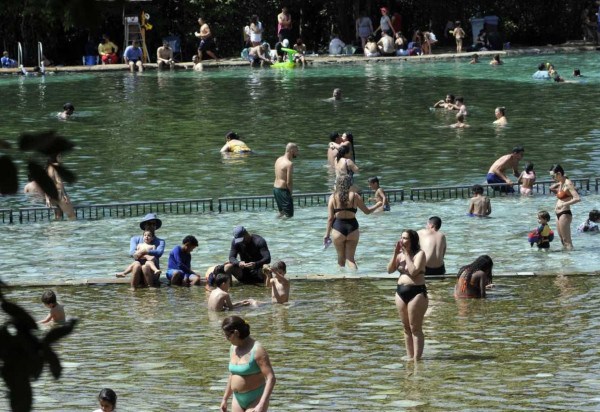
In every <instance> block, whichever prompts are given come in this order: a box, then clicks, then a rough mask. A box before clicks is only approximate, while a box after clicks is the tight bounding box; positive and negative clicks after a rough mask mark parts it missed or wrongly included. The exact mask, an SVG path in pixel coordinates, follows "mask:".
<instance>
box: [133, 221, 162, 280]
mask: <svg viewBox="0 0 600 412" xmlns="http://www.w3.org/2000/svg"><path fill="white" fill-rule="evenodd" d="M161 226H162V221H161V220H160V219H159V218H158V217H157V216H156V214H155V213H148V214H147V215H146V216H144V219H142V221H141V222H140V229H142V231H146V230H149V231H151V232H153V233H154V231H156V230H158V229H160V228H161ZM141 243H144V236H143V235H140V236H133V237H132V238H131V241H130V242H129V255H130V256H131V257H133V259H135V260H137V259H139V258H140V256H138V253H143V254H147V255H151V256H154V257H155V259H154V264H155V265H156V267H157V268H160V266H159V262H158V260H159V258H160V257H161V256H162V254H163V253H164V251H165V241H164V240H162V239H159V238H158V237H156V236H154V240H153V241H152V243H151V244H152V245H153V246H154V249H153V250H147V251H144V252H138V251H137V249H138V247H137V246H138V245H139V244H141ZM131 273H132V276H131V287H132V288H134V289H135V288H139V287H142V286H154V287H155V286H158V285H159V282H158V279H159V277H160V273H159V274H155V273H154V271H153V270H152V268H151V267H150V266H149V265H147V264H145V263H144V264H142V263H141V262H134V267H133V271H132V272H131Z"/></svg>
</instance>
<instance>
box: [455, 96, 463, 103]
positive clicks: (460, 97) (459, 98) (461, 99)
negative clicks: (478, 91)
mask: <svg viewBox="0 0 600 412" xmlns="http://www.w3.org/2000/svg"><path fill="white" fill-rule="evenodd" d="M454 101H455V102H461V103H464V102H465V98H464V97H462V96H458V97H457V98H456V99H454Z"/></svg>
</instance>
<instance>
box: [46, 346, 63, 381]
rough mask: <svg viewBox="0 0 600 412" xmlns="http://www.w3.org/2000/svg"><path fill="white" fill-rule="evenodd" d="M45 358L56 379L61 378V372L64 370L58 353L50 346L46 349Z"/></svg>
mask: <svg viewBox="0 0 600 412" xmlns="http://www.w3.org/2000/svg"><path fill="white" fill-rule="evenodd" d="M44 360H45V361H46V362H48V366H49V367H50V372H51V373H52V376H54V379H58V378H60V374H61V372H62V366H61V364H60V360H59V359H58V356H56V353H54V351H53V350H52V349H50V348H48V349H47V350H45V351H44Z"/></svg>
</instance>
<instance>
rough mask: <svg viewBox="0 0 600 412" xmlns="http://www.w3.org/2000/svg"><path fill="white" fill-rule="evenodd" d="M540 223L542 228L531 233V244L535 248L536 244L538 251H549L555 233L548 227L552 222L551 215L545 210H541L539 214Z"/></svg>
mask: <svg viewBox="0 0 600 412" xmlns="http://www.w3.org/2000/svg"><path fill="white" fill-rule="evenodd" d="M537 217H538V223H539V224H540V226H539V227H538V228H537V229H534V230H532V231H531V232H530V233H529V236H528V237H529V243H531V246H532V247H533V244H534V243H535V244H536V245H537V247H538V249H549V248H550V242H552V240H553V239H554V232H552V229H550V226H548V222H549V221H550V213H548V212H547V211H545V210H541V211H540V212H538V215H537Z"/></svg>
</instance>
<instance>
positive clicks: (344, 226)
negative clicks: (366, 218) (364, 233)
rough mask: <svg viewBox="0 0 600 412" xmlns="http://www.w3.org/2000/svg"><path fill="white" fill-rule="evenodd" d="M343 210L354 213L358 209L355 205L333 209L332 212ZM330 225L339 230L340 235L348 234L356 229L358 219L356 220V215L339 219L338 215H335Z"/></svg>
mask: <svg viewBox="0 0 600 412" xmlns="http://www.w3.org/2000/svg"><path fill="white" fill-rule="evenodd" d="M344 211H346V212H352V213H354V214H356V212H357V211H358V209H357V208H355V207H345V208H340V209H333V213H337V212H344ZM331 227H332V228H334V229H335V230H337V231H338V232H340V233H341V234H342V235H344V236H348V235H349V234H350V233H352V232H354V231H355V230H358V220H356V217H353V218H350V219H341V218H339V217H336V218H334V220H333V225H332V226H331Z"/></svg>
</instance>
